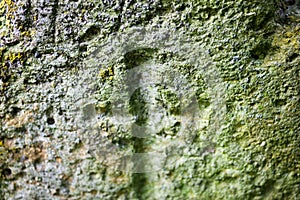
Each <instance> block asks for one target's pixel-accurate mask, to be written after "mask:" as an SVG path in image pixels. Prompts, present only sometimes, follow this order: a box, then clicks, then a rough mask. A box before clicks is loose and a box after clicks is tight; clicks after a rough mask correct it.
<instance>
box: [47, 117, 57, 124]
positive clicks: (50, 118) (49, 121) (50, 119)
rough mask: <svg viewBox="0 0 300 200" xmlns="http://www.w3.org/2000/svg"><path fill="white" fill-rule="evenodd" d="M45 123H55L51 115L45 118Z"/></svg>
mask: <svg viewBox="0 0 300 200" xmlns="http://www.w3.org/2000/svg"><path fill="white" fill-rule="evenodd" d="M47 124H49V125H52V124H55V120H54V118H53V117H48V118H47Z"/></svg>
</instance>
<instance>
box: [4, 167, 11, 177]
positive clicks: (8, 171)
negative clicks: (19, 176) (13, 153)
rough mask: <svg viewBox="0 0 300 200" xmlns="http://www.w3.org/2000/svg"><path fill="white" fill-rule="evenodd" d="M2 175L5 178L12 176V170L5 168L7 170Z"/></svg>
mask: <svg viewBox="0 0 300 200" xmlns="http://www.w3.org/2000/svg"><path fill="white" fill-rule="evenodd" d="M2 174H3V175H4V176H9V175H11V169H9V168H5V169H4V170H3V171H2Z"/></svg>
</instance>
